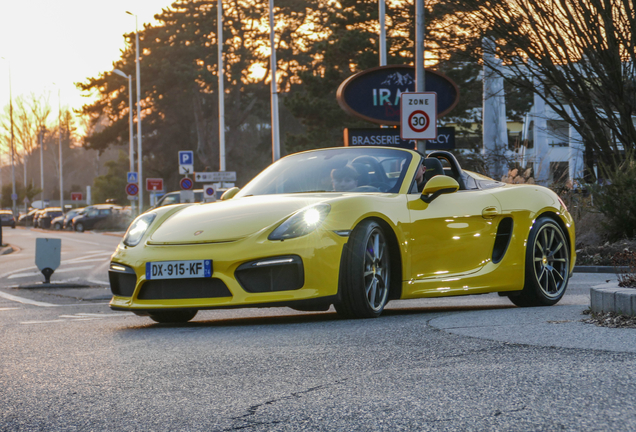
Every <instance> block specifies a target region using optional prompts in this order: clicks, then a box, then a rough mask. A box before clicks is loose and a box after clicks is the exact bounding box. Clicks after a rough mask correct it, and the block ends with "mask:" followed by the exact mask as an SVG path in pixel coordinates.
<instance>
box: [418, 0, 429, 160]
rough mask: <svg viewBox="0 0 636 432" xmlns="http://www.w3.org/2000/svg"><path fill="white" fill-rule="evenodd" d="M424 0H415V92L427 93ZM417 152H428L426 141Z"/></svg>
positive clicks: (419, 146)
mask: <svg viewBox="0 0 636 432" xmlns="http://www.w3.org/2000/svg"><path fill="white" fill-rule="evenodd" d="M424 27H425V26H424V0H415V91H416V92H425V91H426V85H425V82H424V77H425V74H424ZM417 150H418V151H419V152H420V153H422V154H424V153H425V152H426V141H425V140H417Z"/></svg>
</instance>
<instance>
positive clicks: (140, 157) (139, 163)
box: [126, 11, 144, 213]
mask: <svg viewBox="0 0 636 432" xmlns="http://www.w3.org/2000/svg"><path fill="white" fill-rule="evenodd" d="M126 13H127V14H128V15H132V16H134V17H135V65H136V72H137V179H138V180H139V213H142V212H143V209H144V188H143V183H144V177H143V171H142V161H143V153H142V152H141V73H140V70H139V66H140V65H139V61H140V58H139V27H138V26H137V15H135V14H134V13H131V12H128V11H126Z"/></svg>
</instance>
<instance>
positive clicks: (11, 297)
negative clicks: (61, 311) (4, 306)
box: [0, 291, 57, 307]
mask: <svg viewBox="0 0 636 432" xmlns="http://www.w3.org/2000/svg"><path fill="white" fill-rule="evenodd" d="M0 297H4V298H6V299H7V300H11V301H14V302H18V303H24V304H30V305H33V306H40V307H56V306H57V305H54V304H52V303H44V302H39V301H35V300H29V299H25V298H23V297H18V296H14V295H11V294H7V293H6V292H2V291H0Z"/></svg>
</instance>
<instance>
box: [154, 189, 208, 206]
mask: <svg viewBox="0 0 636 432" xmlns="http://www.w3.org/2000/svg"><path fill="white" fill-rule="evenodd" d="M201 201H203V189H195V190H194V202H201ZM170 204H181V191H174V192H168V193H167V194H165V195H164V196H162V197H161V198H160V199H159V201H157V203H156V204H155V205H154V206H153V207H152V208H157V207H163V206H166V205H170Z"/></svg>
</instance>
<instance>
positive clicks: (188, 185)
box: [180, 177, 194, 190]
mask: <svg viewBox="0 0 636 432" xmlns="http://www.w3.org/2000/svg"><path fill="white" fill-rule="evenodd" d="M180 184H181V189H183V190H190V189H192V186H194V183H192V180H190V179H189V178H187V177H184V178H182V179H181V182H180Z"/></svg>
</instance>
